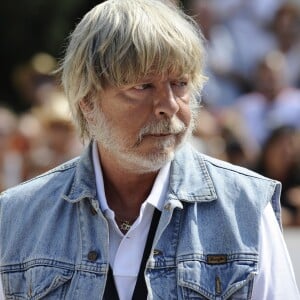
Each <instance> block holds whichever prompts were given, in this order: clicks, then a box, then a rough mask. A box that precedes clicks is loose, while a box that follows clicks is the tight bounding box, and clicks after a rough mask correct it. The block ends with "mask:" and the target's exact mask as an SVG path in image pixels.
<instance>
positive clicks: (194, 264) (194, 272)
mask: <svg viewBox="0 0 300 300" xmlns="http://www.w3.org/2000/svg"><path fill="white" fill-rule="evenodd" d="M256 271H257V262H256V261H232V262H227V263H222V264H208V263H207V262H203V261H196V260H193V261H183V262H180V263H179V265H178V285H179V286H180V287H181V291H182V297H183V299H189V300H192V299H199V300H227V299H228V300H248V299H251V294H252V288H253V279H254V276H255V274H256Z"/></svg>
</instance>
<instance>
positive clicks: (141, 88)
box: [133, 83, 151, 91]
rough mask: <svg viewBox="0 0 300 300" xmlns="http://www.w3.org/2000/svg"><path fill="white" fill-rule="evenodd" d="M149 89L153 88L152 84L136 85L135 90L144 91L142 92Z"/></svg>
mask: <svg viewBox="0 0 300 300" xmlns="http://www.w3.org/2000/svg"><path fill="white" fill-rule="evenodd" d="M149 87H151V84H150V83H143V84H138V85H135V86H134V87H133V88H134V89H135V90H139V91H142V90H145V89H148V88H149Z"/></svg>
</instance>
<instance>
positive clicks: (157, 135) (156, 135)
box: [149, 133, 173, 137]
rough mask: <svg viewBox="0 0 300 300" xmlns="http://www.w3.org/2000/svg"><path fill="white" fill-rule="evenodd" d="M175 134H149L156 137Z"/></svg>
mask: <svg viewBox="0 0 300 300" xmlns="http://www.w3.org/2000/svg"><path fill="white" fill-rule="evenodd" d="M170 135H173V134H172V133H154V134H149V136H154V137H167V136H170Z"/></svg>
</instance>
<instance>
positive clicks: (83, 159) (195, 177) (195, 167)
mask: <svg viewBox="0 0 300 300" xmlns="http://www.w3.org/2000/svg"><path fill="white" fill-rule="evenodd" d="M94 174H95V173H94V167H93V161H92V143H90V144H89V146H88V147H87V149H86V150H85V151H84V152H83V153H82V155H81V156H80V158H79V161H78V162H77V165H76V167H75V174H74V180H73V181H72V184H71V187H70V188H69V189H68V192H66V193H65V195H64V196H63V198H64V199H65V200H67V201H68V202H71V203H76V202H79V201H80V200H82V199H84V198H89V199H97V188H96V180H95V175H94ZM199 177H200V180H199ZM199 182H201V184H199ZM168 197H169V198H170V199H174V200H180V201H183V202H210V201H213V200H216V199H217V195H216V192H215V188H214V185H213V181H212V179H211V176H210V174H209V172H208V170H207V168H206V165H205V161H204V157H203V156H202V155H201V154H200V155H199V153H197V152H196V151H195V150H193V148H192V146H190V145H189V144H185V145H184V146H182V147H181V149H179V150H178V151H177V152H176V155H175V159H174V161H173V162H172V163H171V172H170V187H169V193H168Z"/></svg>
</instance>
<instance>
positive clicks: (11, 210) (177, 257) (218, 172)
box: [0, 145, 280, 300]
mask: <svg viewBox="0 0 300 300" xmlns="http://www.w3.org/2000/svg"><path fill="white" fill-rule="evenodd" d="M279 194H280V184H279V183H277V182H275V181H272V180H269V179H267V178H264V177H262V176H260V175H258V174H255V173H253V172H251V171H249V170H246V169H243V168H240V167H236V166H232V165H230V164H228V163H225V162H222V161H219V160H215V159H212V158H209V157H207V156H204V155H202V154H199V153H197V152H196V151H194V150H193V149H192V148H190V146H188V145H186V146H184V147H182V148H181V149H180V150H179V151H178V152H177V154H176V157H175V159H174V161H173V162H172V165H171V175H170V185H169V191H168V196H167V199H166V202H165V206H164V209H163V211H162V215H161V218H160V222H159V225H158V228H157V231H156V235H155V238H154V242H153V249H152V251H151V254H150V257H149V259H148V262H147V267H146V270H145V278H146V284H147V288H148V298H149V299H168V300H170V299H211V300H212V299H232V300H234V299H250V297H251V292H252V287H253V279H254V276H255V274H257V272H258V260H259V255H258V253H259V252H258V244H259V242H258V241H259V226H260V219H261V214H262V211H263V209H264V207H265V206H266V205H267V203H268V202H269V201H271V202H272V205H273V207H274V210H275V213H276V215H277V217H278V221H279V214H280V206H279V200H278V199H279ZM0 220H1V222H0V274H1V278H2V282H3V289H4V292H5V295H6V298H7V299H34V300H37V299H49V300H50V299H55V300H57V299H70V300H82V299H90V300H94V299H95V300H96V299H102V298H103V292H104V287H105V284H106V278H107V272H108V266H109V252H108V249H109V247H108V243H109V236H108V224H107V221H106V219H105V218H104V216H103V214H102V212H101V211H100V209H99V202H98V200H97V197H96V183H95V177H94V170H93V164H92V155H91V147H90V146H89V147H88V148H87V150H86V151H85V152H84V153H83V155H82V156H81V157H80V158H76V159H74V160H72V161H70V162H67V163H65V164H63V165H61V166H59V167H57V168H55V169H53V170H51V171H49V172H47V173H45V174H43V175H41V176H39V177H37V178H35V179H33V180H30V181H28V182H26V183H23V184H21V185H19V186H17V187H15V188H12V189H10V190H7V191H6V192H4V193H2V194H1V197H0ZM279 222H280V221H279Z"/></svg>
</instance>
